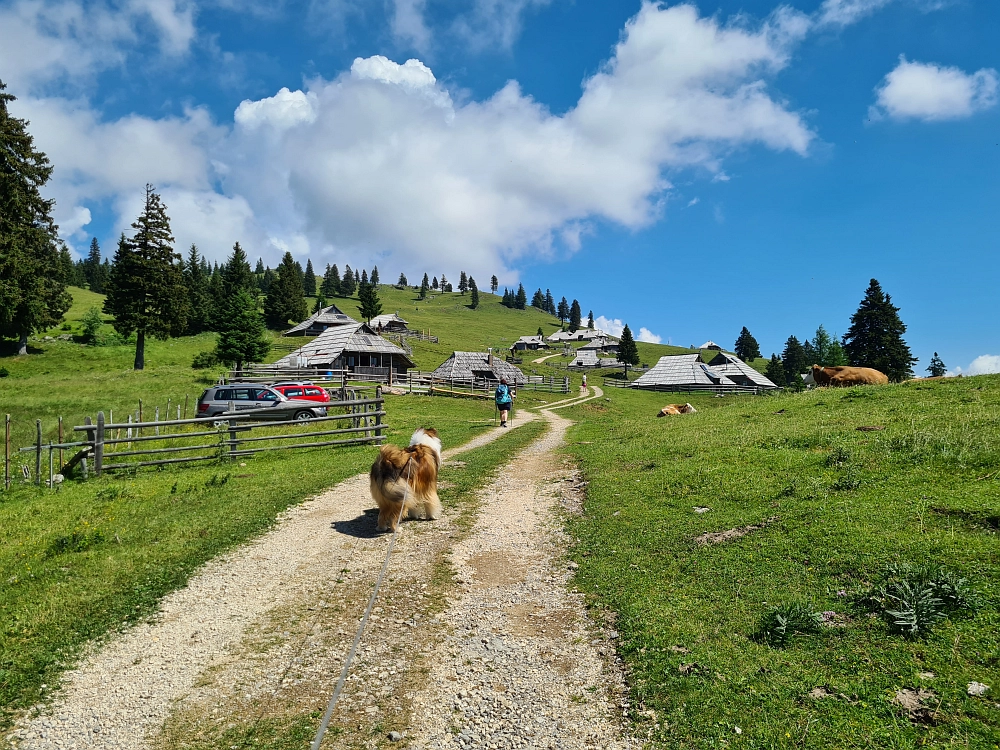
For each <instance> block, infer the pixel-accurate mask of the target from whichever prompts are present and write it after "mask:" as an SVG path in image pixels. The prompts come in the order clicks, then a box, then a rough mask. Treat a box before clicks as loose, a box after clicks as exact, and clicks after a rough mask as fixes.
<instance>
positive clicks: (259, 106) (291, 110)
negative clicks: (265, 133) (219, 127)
mask: <svg viewBox="0 0 1000 750" xmlns="http://www.w3.org/2000/svg"><path fill="white" fill-rule="evenodd" d="M315 100H316V97H315V96H313V95H310V94H306V93H303V92H301V91H289V90H288V89H287V88H282V89H280V90H279V91H278V93H277V94H275V95H274V96H271V97H268V98H266V99H259V100H258V101H251V100H250V99H244V100H243V101H242V102H240V106H238V107H237V108H236V113H235V114H234V115H233V119H234V120H235V121H236V124H237V125H241V126H242V127H244V128H248V129H254V128H258V127H261V126H262V125H269V126H271V127H273V128H275V129H277V130H287V129H288V128H291V127H294V126H296V125H298V124H300V123H310V122H313V121H315V119H316V108H315V106H314V103H315Z"/></svg>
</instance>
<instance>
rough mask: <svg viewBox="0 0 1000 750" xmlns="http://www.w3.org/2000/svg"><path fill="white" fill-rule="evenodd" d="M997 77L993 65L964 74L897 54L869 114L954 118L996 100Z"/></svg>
mask: <svg viewBox="0 0 1000 750" xmlns="http://www.w3.org/2000/svg"><path fill="white" fill-rule="evenodd" d="M998 88H1000V76H998V74H997V71H996V70H995V69H993V68H982V69H981V70H977V71H976V72H975V73H965V72H964V71H962V70H960V69H959V68H955V67H943V66H939V65H935V64H934V63H920V62H910V61H908V60H907V59H906V58H905V57H903V56H900V58H899V65H897V66H896V68H895V69H894V70H892V71H891V72H890V73H889V74H888V75H886V77H885V78H884V79H883V80H882V83H880V84H879V86H878V87H877V88H876V89H875V94H876V102H875V105H874V106H873V107H872V108H871V110H870V113H869V114H870V115H871V116H874V117H877V118H880V117H885V116H887V117H891V118H893V119H897V120H906V119H916V120H925V121H934V120H957V119H961V118H964V117H970V116H971V115H973V114H974V113H976V112H979V111H981V110H984V109H989V108H990V107H993V106H995V105H996V103H997V90H998Z"/></svg>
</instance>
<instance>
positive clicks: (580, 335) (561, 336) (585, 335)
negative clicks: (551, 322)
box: [548, 328, 614, 344]
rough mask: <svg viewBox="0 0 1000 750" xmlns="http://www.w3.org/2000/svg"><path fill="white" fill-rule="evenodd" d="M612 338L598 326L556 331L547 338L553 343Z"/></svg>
mask: <svg viewBox="0 0 1000 750" xmlns="http://www.w3.org/2000/svg"><path fill="white" fill-rule="evenodd" d="M603 338H614V337H613V336H611V334H610V333H605V332H604V331H602V330H601V329H600V328H578V329H577V330H575V331H572V332H570V331H556V332H555V333H553V334H552V335H551V336H549V338H548V340H549V341H550V342H551V343H553V344H555V343H560V342H564V341H592V340H593V339H603Z"/></svg>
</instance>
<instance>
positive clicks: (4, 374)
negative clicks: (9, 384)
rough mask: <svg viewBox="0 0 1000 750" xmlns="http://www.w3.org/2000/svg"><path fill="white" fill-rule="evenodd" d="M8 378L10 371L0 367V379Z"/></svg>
mask: <svg viewBox="0 0 1000 750" xmlns="http://www.w3.org/2000/svg"><path fill="white" fill-rule="evenodd" d="M9 376H10V370H8V369H7V368H6V367H0V378H6V377H9Z"/></svg>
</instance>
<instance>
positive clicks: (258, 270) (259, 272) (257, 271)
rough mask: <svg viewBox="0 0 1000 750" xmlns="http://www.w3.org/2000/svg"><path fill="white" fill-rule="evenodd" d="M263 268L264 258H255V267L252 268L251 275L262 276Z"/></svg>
mask: <svg viewBox="0 0 1000 750" xmlns="http://www.w3.org/2000/svg"><path fill="white" fill-rule="evenodd" d="M264 270H265V269H264V259H263V258H257V267H256V268H255V269H253V275H254V276H263V275H264Z"/></svg>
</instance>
